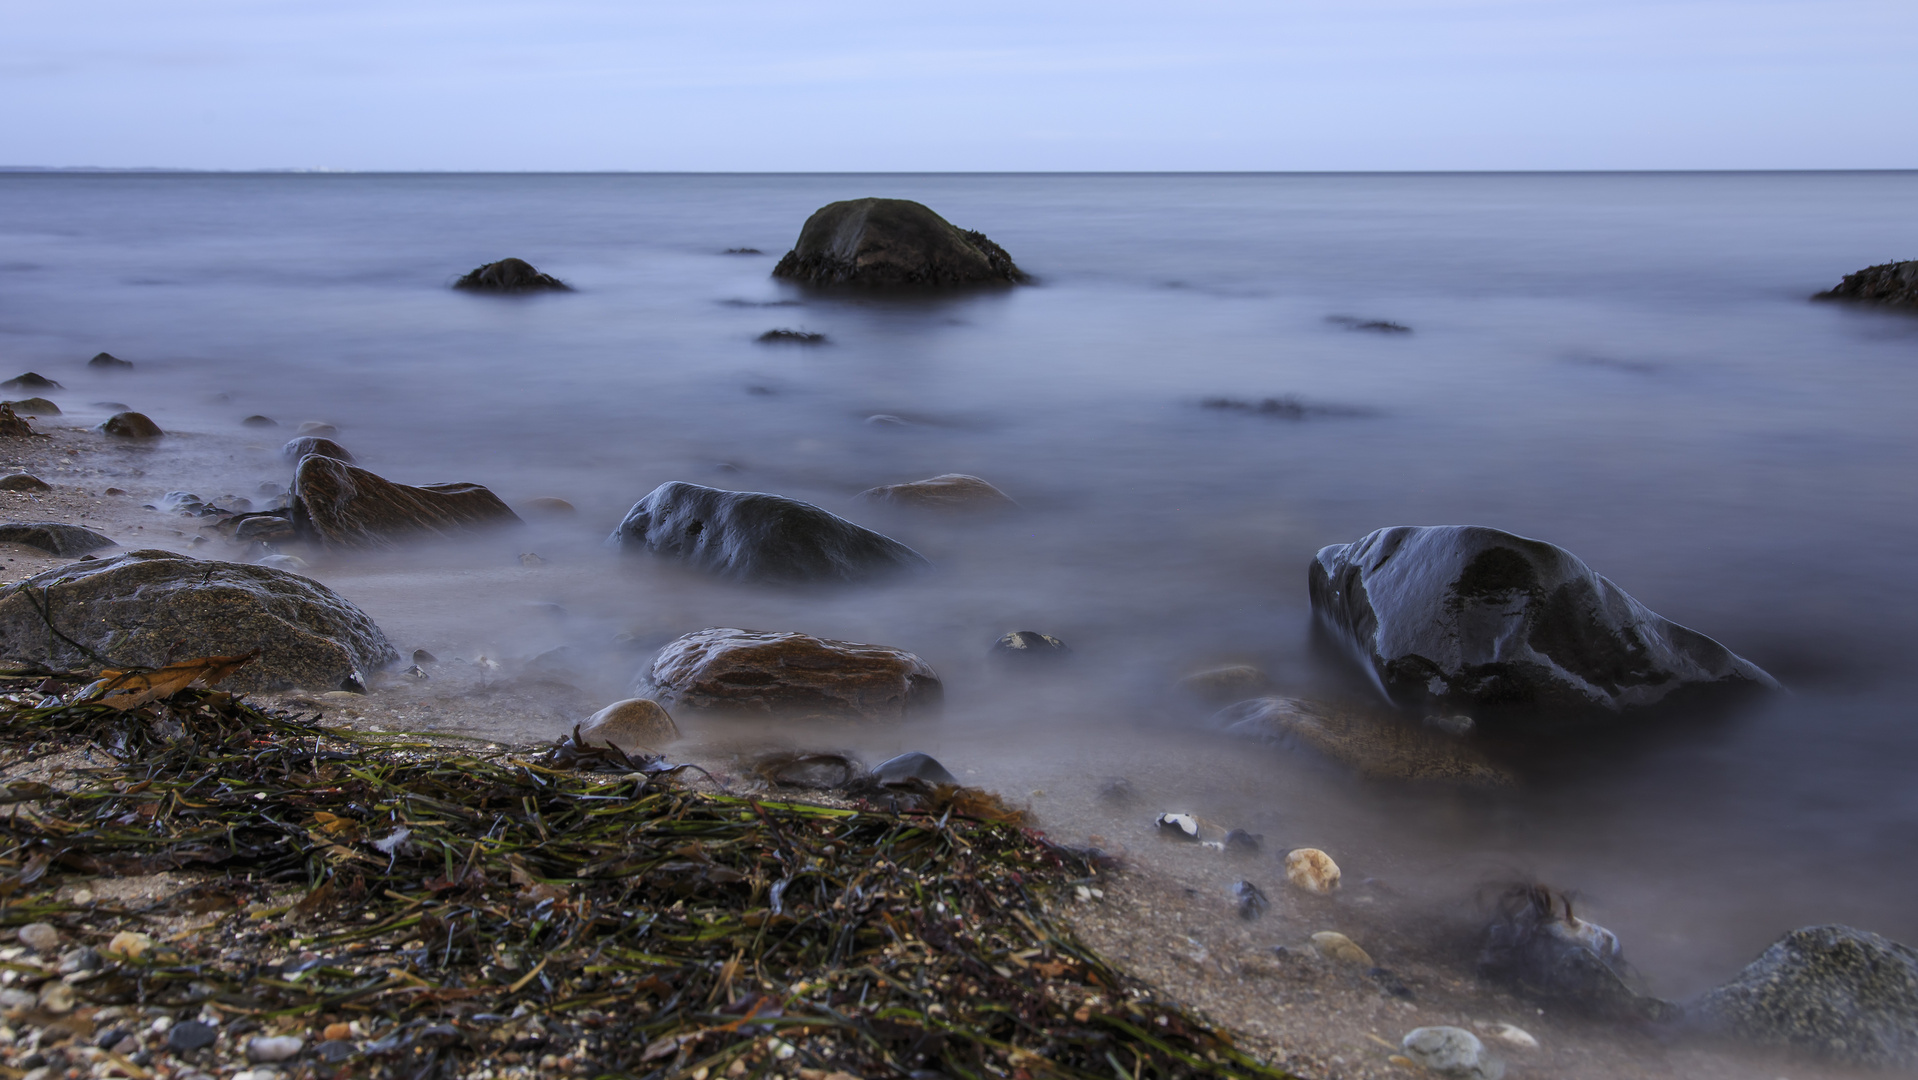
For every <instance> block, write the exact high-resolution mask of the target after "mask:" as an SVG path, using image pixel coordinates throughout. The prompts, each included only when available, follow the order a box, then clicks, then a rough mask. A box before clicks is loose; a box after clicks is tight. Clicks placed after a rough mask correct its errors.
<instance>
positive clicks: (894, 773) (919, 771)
mask: <svg viewBox="0 0 1918 1080" xmlns="http://www.w3.org/2000/svg"><path fill="white" fill-rule="evenodd" d="M872 778H873V779H874V780H876V781H878V782H879V783H881V784H886V785H892V784H908V783H911V782H912V781H915V780H918V781H923V782H924V783H928V784H956V783H958V782H959V778H958V777H956V776H954V775H952V773H951V771H949V770H948V769H947V768H946V767H945V766H944V765H941V764H939V761H938V759H937V758H934V757H933V756H932V755H931V754H922V753H920V752H919V751H917V750H909V751H907V752H906V753H903V754H900V755H899V756H898V757H892V758H887V759H886V760H884V761H882V762H880V763H879V764H877V765H875V766H873V768H872Z"/></svg>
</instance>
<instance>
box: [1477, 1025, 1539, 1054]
mask: <svg viewBox="0 0 1918 1080" xmlns="http://www.w3.org/2000/svg"><path fill="white" fill-rule="evenodd" d="M1473 1026H1474V1027H1476V1028H1478V1029H1479V1030H1480V1031H1483V1032H1484V1033H1485V1034H1486V1037H1487V1038H1492V1039H1497V1040H1498V1041H1499V1042H1502V1043H1504V1044H1506V1045H1507V1046H1516V1047H1518V1048H1519V1049H1521V1050H1536V1049H1538V1039H1536V1038H1534V1037H1533V1035H1532V1033H1531V1032H1529V1031H1526V1030H1525V1029H1524V1028H1522V1027H1518V1026H1516V1025H1514V1024H1507V1023H1502V1022H1499V1021H1495V1020H1480V1021H1479V1022H1478V1023H1477V1024H1475V1025H1473Z"/></svg>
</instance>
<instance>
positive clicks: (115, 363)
mask: <svg viewBox="0 0 1918 1080" xmlns="http://www.w3.org/2000/svg"><path fill="white" fill-rule="evenodd" d="M87 366H88V367H90V368H96V369H105V370H108V371H131V370H132V369H133V361H131V360H122V359H120V358H119V357H117V356H115V355H113V354H112V353H104V352H103V353H95V354H94V356H93V359H91V360H89V361H87Z"/></svg>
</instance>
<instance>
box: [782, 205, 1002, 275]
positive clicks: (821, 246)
mask: <svg viewBox="0 0 1918 1080" xmlns="http://www.w3.org/2000/svg"><path fill="white" fill-rule="evenodd" d="M773 276H774V277H781V278H793V279H795V280H798V281H803V282H805V283H807V284H810V285H921V286H924V285H946V286H950V285H974V284H991V283H997V284H1005V283H1010V282H1018V281H1024V280H1025V279H1026V275H1025V274H1024V273H1023V272H1022V271H1021V270H1020V269H1019V268H1018V267H1017V266H1014V265H1013V262H1012V256H1010V255H1008V254H1006V249H1005V248H1002V247H1000V246H999V245H998V244H995V243H993V242H992V241H991V240H988V239H986V235H985V234H984V233H980V232H972V231H968V230H965V229H960V228H958V227H956V226H954V225H953V224H952V223H951V222H949V221H947V220H946V219H945V218H942V217H940V216H939V215H938V214H935V213H933V212H932V210H931V209H930V208H928V207H926V206H924V205H922V204H920V203H916V202H913V201H912V200H910V199H872V198H867V199H848V200H846V201H844V202H836V203H828V204H827V205H825V206H822V207H820V208H819V209H818V210H815V211H813V214H812V216H811V217H809V218H807V219H806V224H805V226H804V227H803V228H801V229H800V230H799V242H798V243H796V244H794V245H793V249H792V250H791V251H789V252H787V253H786V256H785V258H782V259H780V260H779V265H778V266H776V267H774V268H773Z"/></svg>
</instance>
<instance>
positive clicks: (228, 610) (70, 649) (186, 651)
mask: <svg viewBox="0 0 1918 1080" xmlns="http://www.w3.org/2000/svg"><path fill="white" fill-rule="evenodd" d="M82 646H84V648H83V647H82ZM254 649H259V650H260V657H259V659H257V660H255V661H254V662H253V663H251V664H248V665H246V666H245V667H243V668H241V669H240V670H239V671H237V672H235V673H234V674H233V676H232V677H231V678H230V679H228V680H227V681H226V682H224V683H222V684H221V685H222V688H223V689H231V690H235V691H240V692H249V691H256V690H269V689H278V688H283V687H289V686H297V687H303V688H307V689H313V690H337V689H340V688H342V687H349V686H355V685H358V686H364V685H365V679H366V676H367V675H368V674H369V673H371V672H373V671H375V670H377V669H379V668H382V667H385V666H386V665H388V664H391V663H393V662H394V661H396V660H398V659H399V653H397V652H396V651H394V649H393V646H392V643H390V642H389V641H387V639H386V635H385V634H384V633H381V632H380V628H379V627H378V626H377V625H375V624H374V622H373V620H372V619H371V618H369V617H368V616H367V614H366V613H365V612H363V611H361V610H360V609H359V608H357V607H354V606H353V605H352V604H350V603H348V602H347V601H346V600H344V599H342V598H341V597H340V595H339V594H338V593H335V592H334V591H333V590H331V589H329V588H327V587H326V586H324V585H322V584H320V583H319V582H317V581H313V580H310V579H308V578H303V577H300V576H298V575H296V574H289V573H287V572H286V571H284V570H275V569H273V568H271V567H266V566H248V565H246V564H243V563H231V562H214V561H211V560H201V559H194V558H190V557H188V556H185V555H179V554H175V553H174V552H171V551H130V552H127V553H126V554H124V555H118V556H115V557H113V558H111V559H102V560H100V561H99V562H93V563H78V564H75V565H71V566H64V567H60V568H58V569H55V570H48V571H45V572H43V573H39V574H35V575H34V576H33V577H30V578H27V579H26V580H24V581H21V582H18V583H16V584H13V585H10V586H8V587H6V588H5V589H0V656H4V657H6V658H7V659H9V660H21V661H28V662H32V663H38V664H44V665H46V666H47V667H50V668H53V669H54V670H66V669H70V668H97V667H100V666H103V665H111V666H123V667H160V666H162V665H164V664H167V663H169V662H172V661H177V660H185V659H191V658H195V657H201V656H236V655H239V654H241V653H246V652H250V651H252V650H254Z"/></svg>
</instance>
